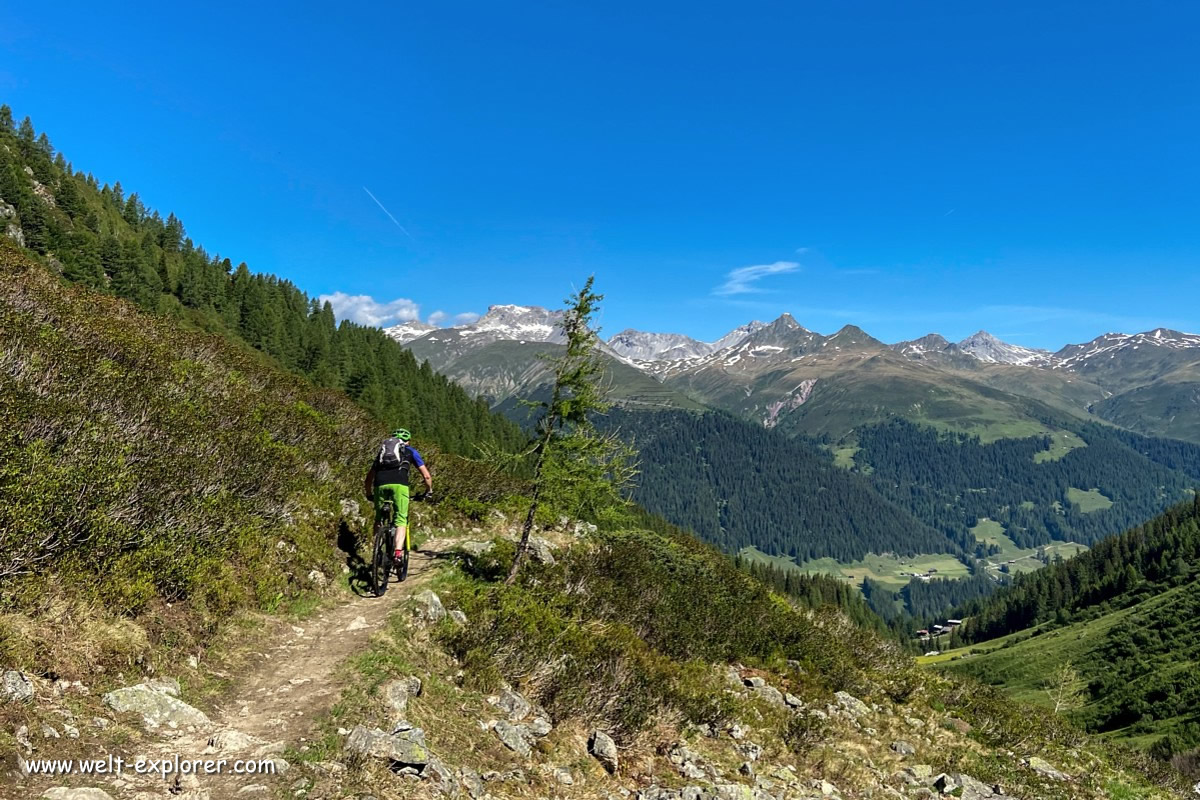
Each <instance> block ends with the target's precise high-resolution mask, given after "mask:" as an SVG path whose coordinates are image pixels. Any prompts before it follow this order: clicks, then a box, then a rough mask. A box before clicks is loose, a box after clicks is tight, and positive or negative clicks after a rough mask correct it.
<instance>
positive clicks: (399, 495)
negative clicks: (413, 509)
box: [396, 486, 408, 554]
mask: <svg viewBox="0 0 1200 800" xmlns="http://www.w3.org/2000/svg"><path fill="white" fill-rule="evenodd" d="M407 547H408V487H407V486H397V487H396V553H397V554H402V553H404V552H405V550H406V549H407Z"/></svg>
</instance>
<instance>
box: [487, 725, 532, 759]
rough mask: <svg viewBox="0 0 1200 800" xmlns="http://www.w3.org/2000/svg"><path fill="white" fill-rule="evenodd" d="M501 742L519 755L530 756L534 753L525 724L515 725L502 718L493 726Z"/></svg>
mask: <svg viewBox="0 0 1200 800" xmlns="http://www.w3.org/2000/svg"><path fill="white" fill-rule="evenodd" d="M492 730H493V731H495V732H496V736H497V737H498V738H499V739H500V741H501V743H502V744H503V745H504V746H505V747H507V748H508V749H509V750H512V751H513V752H514V753H516V754H517V755H519V756H521V757H523V758H528V757H529V756H530V755H531V754H532V753H533V748H532V747H531V746H530V744H529V739H528V738H527V733H526V731H525V730H524V726H518V725H513V724H512V723H511V722H508V721H506V720H500V721H499V722H497V723H496V727H494V728H492Z"/></svg>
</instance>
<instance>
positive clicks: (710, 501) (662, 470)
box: [607, 410, 955, 561]
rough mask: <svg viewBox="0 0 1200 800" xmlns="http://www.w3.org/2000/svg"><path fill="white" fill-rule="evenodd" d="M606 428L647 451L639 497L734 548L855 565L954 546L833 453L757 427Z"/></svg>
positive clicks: (721, 418) (658, 424)
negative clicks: (868, 558)
mask: <svg viewBox="0 0 1200 800" xmlns="http://www.w3.org/2000/svg"><path fill="white" fill-rule="evenodd" d="M607 424H608V425H610V426H612V427H614V428H616V429H619V430H621V431H622V432H623V434H625V435H627V436H628V437H629V438H630V439H631V440H632V441H633V442H634V443H635V445H636V446H637V448H638V450H639V451H640V452H641V469H642V474H641V475H640V477H639V481H638V487H637V489H636V491H635V492H634V499H635V500H637V501H638V503H640V504H641V505H643V506H645V507H646V508H647V509H649V510H650V511H653V512H655V513H657V514H661V515H662V516H664V517H666V518H667V519H669V520H671V521H672V522H674V523H675V524H677V525H681V526H683V527H685V528H687V529H689V530H691V531H694V532H695V533H696V534H697V535H698V536H699V537H700V538H702V539H704V540H706V541H709V542H712V543H713V544H716V545H717V546H718V547H720V548H721V549H723V550H725V551H726V552H730V553H735V552H737V551H738V550H740V549H742V548H744V547H750V546H754V547H757V548H759V549H760V550H763V551H765V552H769V553H777V554H781V555H787V556H791V557H792V558H795V559H796V560H797V561H805V560H808V559H814V558H822V557H825V556H831V557H833V558H836V559H838V560H841V561H854V560H856V559H860V558H862V557H863V556H865V555H866V554H867V553H869V552H876V553H884V552H896V553H899V554H901V555H915V554H917V553H939V552H948V551H953V550H954V549H955V545H954V544H952V543H951V542H950V541H949V540H947V539H946V538H945V537H944V536H941V535H939V534H938V532H937V531H935V530H933V529H931V528H930V527H928V526H927V525H923V524H922V523H921V522H919V521H918V520H916V519H914V518H913V517H912V515H911V514H909V513H907V512H906V511H905V510H904V509H902V508H899V507H898V506H896V505H895V504H893V503H891V502H889V501H888V500H886V499H885V498H883V497H881V496H880V495H879V494H878V493H877V492H876V491H875V490H874V489H873V488H872V487H871V485H870V482H869V481H868V480H867V479H866V478H864V477H862V476H860V475H855V474H853V473H850V472H847V471H846V470H843V469H840V468H838V467H836V466H834V464H833V462H832V461H831V460H830V459H829V457H828V454H826V453H824V452H822V451H821V450H819V449H817V448H815V447H813V446H811V445H810V444H808V443H805V442H800V441H796V440H793V439H788V438H787V437H784V436H779V435H777V434H775V433H773V432H771V431H768V430H766V429H764V428H762V427H761V426H758V425H754V424H753V423H750V422H746V421H744V420H740V419H737V418H735V417H733V416H730V415H726V414H721V413H706V414H695V413H691V412H686V411H654V412H630V411H621V410H614V411H613V412H612V413H611V414H610V415H609V419H608V421H607Z"/></svg>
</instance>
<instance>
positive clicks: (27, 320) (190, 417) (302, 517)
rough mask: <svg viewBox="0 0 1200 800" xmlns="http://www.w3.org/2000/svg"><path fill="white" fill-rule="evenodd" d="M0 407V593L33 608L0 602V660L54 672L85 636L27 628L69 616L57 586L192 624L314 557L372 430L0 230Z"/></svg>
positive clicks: (278, 587)
mask: <svg viewBox="0 0 1200 800" xmlns="http://www.w3.org/2000/svg"><path fill="white" fill-rule="evenodd" d="M0 417H3V419H4V421H5V424H4V430H3V432H0V576H2V577H3V580H2V581H0V585H3V594H2V595H0V609H3V611H5V612H10V613H15V612H22V611H23V612H28V613H29V614H30V615H31V616H30V617H28V618H18V617H10V616H3V617H0V620H2V621H0V628H2V629H3V630H0V661H4V662H5V663H9V664H13V663H15V664H24V665H26V666H31V667H33V668H34V669H35V670H37V671H45V670H50V669H53V670H54V671H56V672H59V673H63V674H69V673H71V672H73V671H74V669H76V668H80V667H82V666H83V664H80V663H79V661H80V660H81V659H82V660H84V661H87V660H90V659H91V658H92V657H93V656H94V657H95V658H98V659H101V660H103V654H102V653H97V654H90V653H88V652H75V653H64V652H63V651H60V650H58V649H57V648H43V647H42V646H41V645H40V642H42V641H44V639H43V637H44V635H45V633H46V631H47V630H48V629H49V630H53V629H54V628H55V627H56V626H57V625H60V624H68V620H69V617H70V614H66V617H67V619H64V618H62V615H63V607H62V605H61V604H62V603H68V604H78V605H80V606H86V605H89V604H91V605H94V606H102V607H103V609H104V610H105V612H106V613H107V614H114V615H118V616H121V615H125V616H128V617H129V618H131V619H134V620H139V619H146V620H147V623H146V624H147V625H148V626H149V628H150V630H149V634H150V638H151V639H153V638H154V637H155V636H157V635H175V634H171V632H170V630H169V626H165V625H164V626H163V627H162V628H158V626H159V625H160V624H161V623H164V622H165V620H162V619H160V618H158V617H157V615H155V614H151V613H150V612H152V611H155V610H156V609H157V610H161V608H162V604H163V603H166V602H176V603H177V602H179V601H186V603H187V604H188V605H189V606H190V607H191V608H192V609H194V610H195V611H196V612H197V619H198V620H199V622H198V624H200V625H202V626H203V625H206V624H209V623H213V622H215V621H216V620H218V619H220V618H221V617H222V616H223V615H226V614H228V613H229V612H230V611H232V610H234V609H237V608H243V607H265V606H268V605H271V604H276V605H277V604H278V603H279V602H281V600H284V599H286V598H287V597H289V596H294V595H295V594H297V593H298V592H299V591H301V590H302V589H304V588H306V587H307V586H308V585H309V582H308V579H307V577H306V576H307V575H308V573H309V572H310V571H311V570H313V569H320V570H322V571H324V572H325V573H327V574H331V573H332V571H333V565H334V564H336V561H335V555H334V553H335V550H334V546H333V542H334V540H335V539H336V532H337V531H336V525H337V521H338V519H339V518H340V517H341V513H342V512H341V507H340V500H341V499H342V498H351V497H358V496H359V495H360V493H361V489H360V488H359V487H360V483H359V481H360V480H361V474H362V470H363V464H364V462H365V461H366V459H367V456H368V449H367V448H368V447H369V442H370V440H371V439H372V438H373V437H375V436H377V435H378V434H379V433H380V427H379V425H378V424H377V423H375V422H374V421H372V420H371V419H370V418H369V417H368V416H367V415H366V414H365V413H364V412H362V411H361V410H360V409H358V408H357V407H356V406H355V405H354V404H353V403H351V402H349V401H348V400H347V399H346V398H345V397H344V396H342V395H340V394H337V393H334V392H331V391H327V390H321V389H316V388H313V387H312V386H311V385H309V384H308V383H306V382H305V381H303V380H302V379H300V378H297V377H294V376H292V375H289V374H287V373H284V372H282V371H280V370H278V369H277V368H274V367H272V366H271V365H270V364H269V363H267V361H266V360H265V359H263V358H262V357H261V356H260V355H258V354H257V353H255V352H253V351H251V350H248V349H246V348H244V347H242V346H240V345H237V344H233V343H230V342H227V341H226V340H224V339H223V338H221V337H218V336H212V335H207V334H200V333H189V332H186V331H183V330H181V329H180V328H179V326H177V325H174V324H172V323H170V322H169V321H166V320H162V319H156V318H153V317H150V316H148V315H146V314H142V313H139V312H138V311H137V310H136V309H134V308H133V307H132V306H131V305H130V304H129V303H127V302H125V301H123V300H118V299H115V298H111V297H105V296H103V295H100V294H98V293H96V292H93V291H89V290H86V289H81V288H72V287H67V286H64V285H63V284H62V282H61V281H60V280H59V279H58V278H56V277H55V276H53V275H51V274H50V273H49V272H48V271H47V270H46V269H44V268H43V267H41V266H39V265H36V264H34V263H31V262H30V261H29V260H28V259H27V258H25V257H24V256H22V255H21V254H20V253H19V252H18V251H17V250H16V249H15V248H13V247H12V246H11V245H7V244H5V245H0ZM281 542H282V543H283V545H282V547H278V548H277V543H281ZM90 616H91V615H88V617H90ZM19 619H24V621H23V622H21V621H18V620H19ZM43 625H45V626H49V628H48V629H47V628H46V627H43ZM155 628H158V629H157V630H154V629H155ZM145 632H146V631H143V634H144V633H145ZM59 633H60V634H62V635H65V637H66V638H65V641H71V642H75V641H78V638H77V637H79V636H83V637H85V638H86V636H87V630H86V628H85V629H84V630H82V631H80V630H72V631H69V632H67V631H60V632H59ZM102 633H103V632H102V631H98V632H97V637H98V640H105V637H104V636H103V635H102ZM175 633H176V634H178V633H180V632H175ZM52 640H55V639H53V638H52ZM120 640H121V637H116V638H115V639H107V641H109V642H110V643H111V642H112V641H120ZM147 641H148V640H147V639H146V638H145V636H144V635H142V634H139V635H136V636H134V637H133V638H132V639H130V640H127V641H126V642H125V644H126V645H127V646H129V647H133V648H135V649H136V648H138V647H141V646H142V645H145V644H146V643H147ZM104 646H107V645H104ZM86 649H87V648H86V647H85V648H82V650H84V651H86ZM125 655H129V654H125Z"/></svg>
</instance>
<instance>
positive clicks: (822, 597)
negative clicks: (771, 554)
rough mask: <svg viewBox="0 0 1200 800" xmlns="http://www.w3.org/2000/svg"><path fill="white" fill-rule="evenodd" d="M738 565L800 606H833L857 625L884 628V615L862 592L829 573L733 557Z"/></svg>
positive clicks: (809, 607)
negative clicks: (870, 604) (805, 570)
mask: <svg viewBox="0 0 1200 800" xmlns="http://www.w3.org/2000/svg"><path fill="white" fill-rule="evenodd" d="M734 563H735V564H737V566H738V567H740V568H741V569H743V570H745V571H746V572H748V573H750V574H751V575H753V576H754V577H755V578H757V579H758V580H760V581H762V582H763V583H765V584H767V585H768V586H770V587H771V588H773V589H775V591H777V592H779V593H780V594H783V595H786V596H787V597H789V598H790V599H791V600H792V601H793V602H794V603H796V605H798V606H800V607H801V608H807V609H811V610H814V611H815V610H817V609H821V608H836V609H838V610H840V611H841V612H842V613H843V614H845V615H846V616H847V617H849V618H850V619H851V620H852V621H853V622H855V623H856V624H857V625H860V626H862V627H864V628H874V629H876V630H884V629H885V628H886V625H885V623H884V620H883V618H881V617H880V616H879V615H878V614H876V613H875V612H874V611H872V610H871V608H870V607H869V606H868V605H867V602H866V600H865V599H864V598H863V595H862V593H861V592H859V591H858V589H857V588H855V587H854V586H853V585H851V584H849V583H847V582H846V581H844V580H841V579H840V578H835V577H833V576H832V575H819V574H812V573H808V572H804V571H803V570H801V569H800V568H799V567H780V566H776V565H774V564H769V563H766V562H763V561H758V560H754V559H746V558H742V557H741V556H735V557H734Z"/></svg>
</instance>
